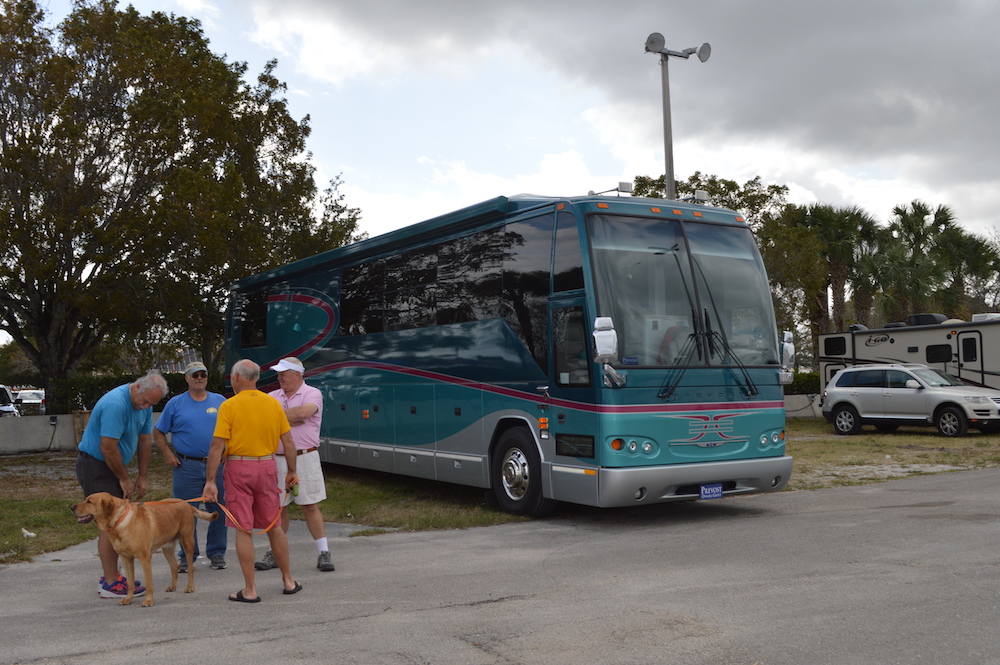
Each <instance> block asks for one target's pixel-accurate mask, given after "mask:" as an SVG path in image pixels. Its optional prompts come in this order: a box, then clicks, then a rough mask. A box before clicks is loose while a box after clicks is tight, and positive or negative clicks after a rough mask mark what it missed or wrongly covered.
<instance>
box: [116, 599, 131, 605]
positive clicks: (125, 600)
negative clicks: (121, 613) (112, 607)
mask: <svg viewBox="0 0 1000 665" xmlns="http://www.w3.org/2000/svg"><path fill="white" fill-rule="evenodd" d="M118 604H119V605H131V604H132V599H131V598H122V599H121V600H119V601H118Z"/></svg>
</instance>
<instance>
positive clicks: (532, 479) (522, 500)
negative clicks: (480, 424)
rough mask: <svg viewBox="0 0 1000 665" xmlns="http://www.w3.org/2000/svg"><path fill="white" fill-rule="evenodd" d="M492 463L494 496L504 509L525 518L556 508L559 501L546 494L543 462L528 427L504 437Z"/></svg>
mask: <svg viewBox="0 0 1000 665" xmlns="http://www.w3.org/2000/svg"><path fill="white" fill-rule="evenodd" d="M492 462H493V463H492V464H491V465H490V466H491V470H490V476H491V484H492V486H493V495H494V496H495V497H496V499H497V503H499V504H500V507H501V508H503V509H504V510H506V511H507V512H509V513H514V514H515V515H524V516H525V517H545V516H546V515H548V514H550V513H551V512H552V511H553V510H554V509H555V507H556V502H555V501H554V500H552V499H546V498H545V497H544V496H542V474H541V470H542V468H541V467H542V461H541V458H540V457H539V455H538V450H537V449H536V448H535V442H534V441H533V440H532V438H531V435H530V434H529V433H528V432H527V431H526V430H525V429H524V428H521V427H515V428H513V429H509V430H507V431H506V432H504V433H503V434H502V435H501V436H500V440H499V441H498V442H497V446H496V449H494V451H493V460H492Z"/></svg>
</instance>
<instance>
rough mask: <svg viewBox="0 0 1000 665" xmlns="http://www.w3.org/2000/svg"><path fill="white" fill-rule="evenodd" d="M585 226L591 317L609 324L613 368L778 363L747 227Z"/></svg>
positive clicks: (622, 220)
mask: <svg viewBox="0 0 1000 665" xmlns="http://www.w3.org/2000/svg"><path fill="white" fill-rule="evenodd" d="M589 225H590V237H591V240H592V263H593V271H594V284H595V287H596V299H597V308H598V316H609V317H611V318H612V320H613V322H614V327H615V330H616V331H617V333H618V344H619V357H620V364H621V365H632V366H650V367H690V366H705V365H714V366H740V365H742V366H759V365H775V364H777V363H778V362H779V361H778V357H777V348H778V340H777V331H776V330H775V329H774V328H773V326H772V325H771V324H770V323H768V322H769V321H773V320H774V315H773V311H772V307H771V300H770V289H769V288H768V284H767V277H766V274H765V272H764V266H763V263H762V262H761V260H760V255H759V254H758V253H757V249H756V246H755V244H754V240H753V236H752V234H751V233H750V229H748V228H741V227H735V226H722V225H715V224H704V223H697V222H680V221H678V220H661V219H649V218H644V217H626V216H616V215H594V216H592V217H590V219H589Z"/></svg>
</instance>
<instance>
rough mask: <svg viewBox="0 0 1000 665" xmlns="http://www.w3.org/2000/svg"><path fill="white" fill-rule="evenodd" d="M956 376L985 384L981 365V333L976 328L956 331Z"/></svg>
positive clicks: (984, 373) (983, 370)
mask: <svg viewBox="0 0 1000 665" xmlns="http://www.w3.org/2000/svg"><path fill="white" fill-rule="evenodd" d="M958 378H960V379H962V380H963V381H968V382H970V383H976V384H979V385H986V372H985V368H984V367H983V334H982V333H981V332H980V331H978V330H969V331H963V332H960V333H958Z"/></svg>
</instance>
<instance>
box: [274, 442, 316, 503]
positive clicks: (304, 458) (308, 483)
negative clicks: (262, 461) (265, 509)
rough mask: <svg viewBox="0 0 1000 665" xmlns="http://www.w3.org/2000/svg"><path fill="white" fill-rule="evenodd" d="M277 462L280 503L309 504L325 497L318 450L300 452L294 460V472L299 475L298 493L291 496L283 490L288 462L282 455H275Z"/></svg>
mask: <svg viewBox="0 0 1000 665" xmlns="http://www.w3.org/2000/svg"><path fill="white" fill-rule="evenodd" d="M274 459H275V460H276V461H277V462H278V487H279V488H280V489H281V505H282V506H287V505H290V504H291V503H292V502H293V501H294V502H295V503H296V504H298V505H300V506H311V505H312V504H314V503H319V502H320V501H322V500H323V499H325V498H326V480H325V479H324V478H323V463H322V462H320V461H319V451H318V450H314V451H312V452H311V453H302V454H301V455H299V456H298V457H297V458H296V460H295V473H296V475H298V477H299V495H298V496H292V495H291V493H288V492H285V474H287V473H288V464H287V463H286V462H285V456H284V455H275V457H274Z"/></svg>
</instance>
